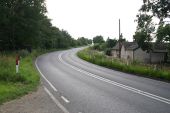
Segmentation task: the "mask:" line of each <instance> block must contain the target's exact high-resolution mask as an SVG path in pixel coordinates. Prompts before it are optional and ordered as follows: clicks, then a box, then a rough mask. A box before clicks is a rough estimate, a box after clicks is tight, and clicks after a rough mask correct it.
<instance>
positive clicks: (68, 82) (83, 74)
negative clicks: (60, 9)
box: [36, 48, 170, 113]
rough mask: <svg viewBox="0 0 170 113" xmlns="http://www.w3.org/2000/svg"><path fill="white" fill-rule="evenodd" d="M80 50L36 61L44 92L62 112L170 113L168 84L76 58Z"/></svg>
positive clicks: (169, 87)
mask: <svg viewBox="0 0 170 113" xmlns="http://www.w3.org/2000/svg"><path fill="white" fill-rule="evenodd" d="M80 49H82V48H76V49H71V50H66V51H58V52H52V53H49V54H45V55H42V56H40V57H38V58H37V60H36V66H37V68H38V70H39V72H40V74H41V75H42V81H43V84H44V89H45V90H46V92H47V93H48V94H49V96H50V97H51V99H53V101H54V104H57V105H58V106H59V107H60V108H61V109H62V110H63V112H65V113H170V83H165V82H161V81H157V80H152V79H149V78H144V77H139V76H135V75H131V74H126V73H123V72H119V71H114V70H111V69H107V68H103V67H100V66H96V65H94V64H91V63H88V62H86V61H83V60H81V59H79V58H78V57H77V56H76V52H77V51H78V50H80Z"/></svg>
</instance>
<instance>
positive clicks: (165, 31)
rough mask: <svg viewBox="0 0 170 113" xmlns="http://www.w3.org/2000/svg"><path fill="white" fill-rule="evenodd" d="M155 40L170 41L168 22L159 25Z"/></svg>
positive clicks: (169, 25)
mask: <svg viewBox="0 0 170 113" xmlns="http://www.w3.org/2000/svg"><path fill="white" fill-rule="evenodd" d="M157 42H170V24H167V25H165V26H163V25H160V26H159V28H158V30H157Z"/></svg>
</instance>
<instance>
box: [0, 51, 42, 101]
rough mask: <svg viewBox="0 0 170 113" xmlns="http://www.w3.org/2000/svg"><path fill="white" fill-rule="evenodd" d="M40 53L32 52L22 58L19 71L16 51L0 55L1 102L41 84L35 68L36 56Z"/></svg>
mask: <svg viewBox="0 0 170 113" xmlns="http://www.w3.org/2000/svg"><path fill="white" fill-rule="evenodd" d="M38 54H39V53H38V52H37V51H34V52H33V53H32V54H29V55H27V56H26V57H24V58H22V59H21V60H20V70H19V73H18V74H16V73H15V53H12V54H8V55H6V54H5V55H4V54H3V55H2V54H1V56H0V104H2V103H4V102H6V101H9V100H12V99H15V98H18V97H20V96H22V95H24V94H27V93H29V92H30V91H34V90H36V88H37V86H38V85H39V80H40V77H39V74H38V72H37V70H36V69H35V68H34V58H35V56H36V55H38Z"/></svg>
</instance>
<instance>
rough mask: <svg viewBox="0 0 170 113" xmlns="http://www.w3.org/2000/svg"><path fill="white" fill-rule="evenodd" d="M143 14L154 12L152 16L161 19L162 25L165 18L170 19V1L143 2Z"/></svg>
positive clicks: (146, 0) (151, 0) (145, 0)
mask: <svg viewBox="0 0 170 113" xmlns="http://www.w3.org/2000/svg"><path fill="white" fill-rule="evenodd" d="M140 11H142V12H152V15H153V16H155V17H157V18H159V19H160V23H162V22H163V20H164V19H165V18H169V17H170V1H169V0H143V5H142V7H141V9H140Z"/></svg>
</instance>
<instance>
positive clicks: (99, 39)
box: [93, 36, 105, 44]
mask: <svg viewBox="0 0 170 113" xmlns="http://www.w3.org/2000/svg"><path fill="white" fill-rule="evenodd" d="M104 42H105V41H104V39H103V36H95V37H94V38H93V43H100V44H101V43H104Z"/></svg>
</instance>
